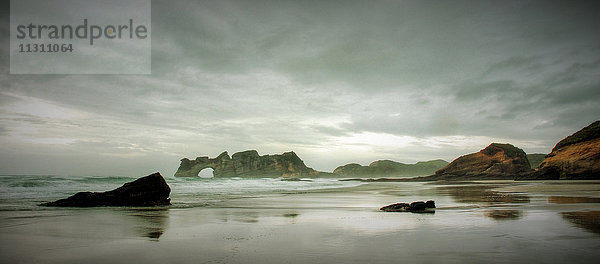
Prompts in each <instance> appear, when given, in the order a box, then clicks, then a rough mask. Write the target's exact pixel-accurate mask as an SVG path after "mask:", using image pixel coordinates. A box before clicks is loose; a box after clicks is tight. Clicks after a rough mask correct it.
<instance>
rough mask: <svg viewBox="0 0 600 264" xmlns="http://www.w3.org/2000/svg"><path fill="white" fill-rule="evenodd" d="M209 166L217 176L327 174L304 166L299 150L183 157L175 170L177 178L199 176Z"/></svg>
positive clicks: (305, 175)
mask: <svg viewBox="0 0 600 264" xmlns="http://www.w3.org/2000/svg"><path fill="white" fill-rule="evenodd" d="M206 168H212V169H213V170H214V171H213V175H214V177H215V178H227V177H249V178H262V177H265V178H269V177H270V178H277V177H286V178H299V177H317V176H324V175H326V173H322V172H318V171H316V170H313V169H312V168H309V167H307V166H306V165H304V161H302V160H301V159H300V158H299V157H298V155H296V153H294V152H293V151H290V152H285V153H283V154H280V155H263V156H260V155H258V151H256V150H247V151H243V152H237V153H234V154H233V155H232V156H231V157H229V154H228V153H227V151H225V152H223V153H221V154H220V155H219V156H217V157H216V158H212V159H211V158H209V157H197V158H196V159H195V160H189V159H187V158H184V159H182V160H181V164H180V165H179V168H178V169H177V172H176V173H175V177H197V176H198V173H199V172H200V171H202V170H203V169H206Z"/></svg>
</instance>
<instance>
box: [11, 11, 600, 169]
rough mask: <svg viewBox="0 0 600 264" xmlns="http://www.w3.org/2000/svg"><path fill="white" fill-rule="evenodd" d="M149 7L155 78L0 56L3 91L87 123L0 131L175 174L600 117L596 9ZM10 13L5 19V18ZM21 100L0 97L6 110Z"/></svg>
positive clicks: (553, 136)
mask: <svg viewBox="0 0 600 264" xmlns="http://www.w3.org/2000/svg"><path fill="white" fill-rule="evenodd" d="M152 5H153V8H152V12H153V13H152V34H153V35H152V47H153V52H152V60H153V61H152V66H153V74H152V75H150V76H146V75H132V76H123V75H97V76H96V75H8V74H6V72H8V70H7V69H8V57H7V56H6V55H0V59H1V61H2V63H1V64H0V67H2V68H3V69H5V74H0V87H1V89H2V92H4V93H11V94H16V95H19V96H25V97H31V98H40V99H43V100H45V101H48V102H49V103H52V104H55V105H57V106H61V107H65V108H67V109H69V110H72V111H74V112H76V113H79V114H81V115H82V116H81V117H79V118H78V119H72V120H71V119H69V120H52V119H44V118H39V117H34V116H20V117H18V118H16V117H14V116H13V117H12V119H10V120H7V119H6V118H7V116H6V115H4V114H3V116H2V122H3V123H2V124H1V125H2V126H0V127H2V129H3V131H5V132H6V131H10V130H11V128H12V127H14V126H15V124H18V125H27V124H30V125H39V126H45V127H46V128H45V129H43V130H41V131H39V132H38V134H36V136H38V137H58V136H60V135H63V136H65V137H67V136H68V137H69V138H73V139H75V141H74V142H73V143H72V144H70V145H68V146H65V147H64V149H63V148H59V147H57V146H43V145H40V146H37V147H39V148H43V149H44V150H46V151H48V152H57V153H58V152H62V154H61V155H63V156H62V157H63V158H64V159H67V157H68V158H69V159H77V157H73V156H72V155H70V154H68V152H73V153H85V155H83V156H85V157H86V158H93V157H95V156H94V154H93V152H100V151H102V152H107V153H109V154H116V155H121V154H123V155H125V154H127V153H129V152H131V153H133V152H135V151H139V152H143V153H145V154H144V155H145V156H144V157H140V158H131V159H130V160H127V159H126V161H125V160H124V161H122V162H124V164H125V163H127V164H126V165H123V166H125V167H127V168H128V169H121V170H120V171H122V172H124V171H127V172H129V171H134V170H135V168H140V167H138V166H142V165H143V166H147V165H149V161H152V162H156V164H168V165H164V166H165V168H167V170H173V169H174V168H173V167H175V166H176V165H177V159H178V157H179V156H178V155H181V156H189V157H193V156H197V155H200V154H206V155H208V154H210V155H216V154H218V153H219V152H221V151H223V150H229V151H232V152H233V151H240V150H245V149H250V148H253V149H259V151H260V152H261V153H272V152H281V151H287V150H295V151H297V152H302V153H303V154H305V155H304V156H305V157H303V158H304V159H305V160H307V161H310V162H312V163H314V164H316V165H313V166H316V168H317V169H320V168H332V167H333V168H334V167H335V166H337V165H339V164H340V163H341V162H347V161H361V162H367V163H368V162H369V161H370V160H372V159H381V158H390V159H395V160H400V161H408V160H410V161H416V160H426V159H434V158H440V157H442V158H446V159H451V158H453V157H455V156H456V155H460V154H464V153H468V152H470V151H476V150H477V149H478V148H480V147H481V146H472V147H468V148H465V147H458V146H448V147H447V148H446V147H444V150H440V149H433V148H430V147H428V146H426V144H425V143H415V144H416V147H412V148H410V149H391V148H385V147H374V150H373V152H356V153H348V151H347V150H336V149H334V150H331V151H332V153H333V154H331V155H329V156H323V155H322V154H320V152H318V151H315V149H328V148H329V146H328V145H332V144H333V143H334V142H335V140H336V139H339V138H341V137H346V136H352V135H353V134H356V133H362V132H372V133H386V134H392V135H397V136H411V137H416V138H427V137H435V136H464V137H481V136H487V137H490V138H503V139H504V138H506V139H509V140H516V141H519V142H534V143H535V144H534V143H531V144H530V146H534V147H536V148H537V146H539V145H544V144H545V145H548V149H549V148H551V147H552V145H553V144H554V143H555V141H556V140H557V138H558V139H560V137H562V136H565V135H566V134H567V133H569V132H572V131H571V130H572V129H574V128H577V127H583V126H584V125H586V124H587V123H589V122H591V121H593V120H595V119H597V118H598V116H600V106H598V104H597V103H595V101H597V100H598V99H600V98H599V92H598V91H599V90H598V88H599V87H598V84H599V83H600V77H598V76H597V72H598V63H599V61H600V57H599V55H597V54H600V52H598V47H599V43H600V35H599V34H597V32H596V31H597V29H598V28H599V27H600V24H599V23H600V22H599V21H598V20H597V13H598V11H600V8H599V7H598V4H597V3H594V2H581V1H580V2H576V3H570V2H569V3H566V2H564V1H543V2H542V1H527V2H523V1H501V2H495V1H448V2H445V1H444V2H439V1H397V2H395V1H392V2H390V1H374V2H368V3H367V2H365V1H343V2H338V1H314V2H305V1H153V3H152ZM3 10H6V9H3ZM2 18H3V21H8V16H7V14H4V15H3V16H2ZM2 30H8V28H7V27H6V26H4V27H2V26H0V31H2ZM7 35H8V33H7V34H2V36H1V37H0V41H2V43H3V44H4V46H5V47H7V46H8V38H7ZM3 54H7V53H3ZM14 102H15V99H14V98H7V97H5V96H4V95H3V96H2V97H0V107H2V106H5V105H8V104H10V103H14ZM19 118H20V119H19ZM41 122H46V123H45V124H43V123H41ZM5 135H6V134H5ZM539 142H542V143H539ZM3 143H5V144H7V145H11V146H16V145H18V144H20V143H18V142H12V141H10V140H8V142H3ZM538 143H539V144H538ZM357 144H361V143H357ZM419 144H421V145H419ZM19 146H21V145H19ZM129 147H132V148H134V149H135V148H137V149H136V150H131V151H130V150H129ZM138 147H139V148H138ZM23 149H26V147H24V148H23ZM535 150H536V151H537V150H540V149H539V148H537V149H535ZM540 151H541V150H540ZM373 153H377V155H375V154H373ZM19 155H21V156H27V153H20V154H19ZM379 155H380V156H379ZM332 156H336V157H332ZM35 157H36V158H39V159H42V158H43V157H41V156H35ZM312 157H320V158H322V159H323V160H320V159H316V158H312ZM101 158H102V159H103V160H105V162H108V161H110V162H115V161H118V159H116V158H107V157H105V156H103V157H101ZM57 159H58V158H57ZM171 159H172V161H171ZM352 159H354V160H352ZM172 162H174V163H173V164H175V165H172V164H171V163H172ZM67 163H68V162H63V163H61V162H57V164H67ZM86 164H87V163H86ZM307 164H308V165H311V163H308V162H307ZM88 165H89V164H88ZM150 165H152V164H150ZM90 166H91V165H90ZM161 166H163V165H161ZM92 167H94V166H92ZM82 168H83V165H82V167H81V168H80V169H82ZM94 168H96V167H94ZM40 170H43V169H42V168H40Z"/></svg>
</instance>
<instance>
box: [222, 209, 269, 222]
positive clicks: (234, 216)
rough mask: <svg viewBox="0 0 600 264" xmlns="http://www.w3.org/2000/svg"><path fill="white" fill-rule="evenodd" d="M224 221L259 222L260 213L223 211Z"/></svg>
mask: <svg viewBox="0 0 600 264" xmlns="http://www.w3.org/2000/svg"><path fill="white" fill-rule="evenodd" d="M220 218H221V221H222V222H229V221H234V222H241V223H258V218H259V214H258V213H257V212H248V211H239V212H228V211H224V212H221V216H220Z"/></svg>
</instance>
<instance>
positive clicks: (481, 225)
mask: <svg viewBox="0 0 600 264" xmlns="http://www.w3.org/2000/svg"><path fill="white" fill-rule="evenodd" d="M552 197H554V198H552ZM556 197H568V198H564V199H562V198H556ZM574 197H585V198H580V199H576V198H574ZM174 198H177V197H174ZM595 198H600V184H597V182H589V183H588V182H586V183H583V182H574V183H569V182H560V183H543V182H526V183H523V182H506V181H495V182H483V183H482V182H477V183H459V184H443V185H439V184H423V183H367V184H364V185H361V186H358V187H348V188H340V189H332V190H314V191H303V192H287V193H281V194H269V195H257V196H254V197H244V198H238V199H229V200H223V201H220V202H217V203H214V204H211V205H210V206H207V207H194V208H176V207H170V208H168V207H167V208H142V209H133V208H89V209H54V208H53V209H47V208H39V209H36V210H24V211H3V212H0V245H1V247H0V257H1V258H2V259H3V263H129V262H140V263H436V262H442V263H465V262H467V263H596V262H597V261H598V260H599V259H600V250H599V249H600V233H598V230H600V229H599V228H598V223H599V221H598V219H599V218H598V217H600V214H598V212H599V211H600V203H598V202H597V200H595ZM428 199H434V200H435V201H436V205H437V206H438V209H437V210H436V212H435V214H412V213H386V212H380V211H378V208H379V207H381V206H383V205H387V204H391V203H396V202H412V201H417V200H428ZM557 201H558V202H557Z"/></svg>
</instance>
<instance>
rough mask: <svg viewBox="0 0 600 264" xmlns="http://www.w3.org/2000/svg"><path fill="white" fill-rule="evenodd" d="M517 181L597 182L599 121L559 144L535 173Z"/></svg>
mask: <svg viewBox="0 0 600 264" xmlns="http://www.w3.org/2000/svg"><path fill="white" fill-rule="evenodd" d="M518 179H520V180H559V179H561V180H562V179H564V180H597V179H600V121H596V122H594V123H592V124H590V125H589V126H587V127H585V128H583V129H581V130H579V131H577V132H575V133H574V134H572V135H570V136H568V137H566V138H564V139H563V140H561V141H559V142H558V143H557V144H556V146H555V147H554V148H553V149H552V152H550V154H548V155H546V157H545V158H544V160H543V161H542V163H540V165H539V166H538V167H537V168H536V170H535V172H531V173H526V174H523V175H521V176H520V177H519V178H518Z"/></svg>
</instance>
